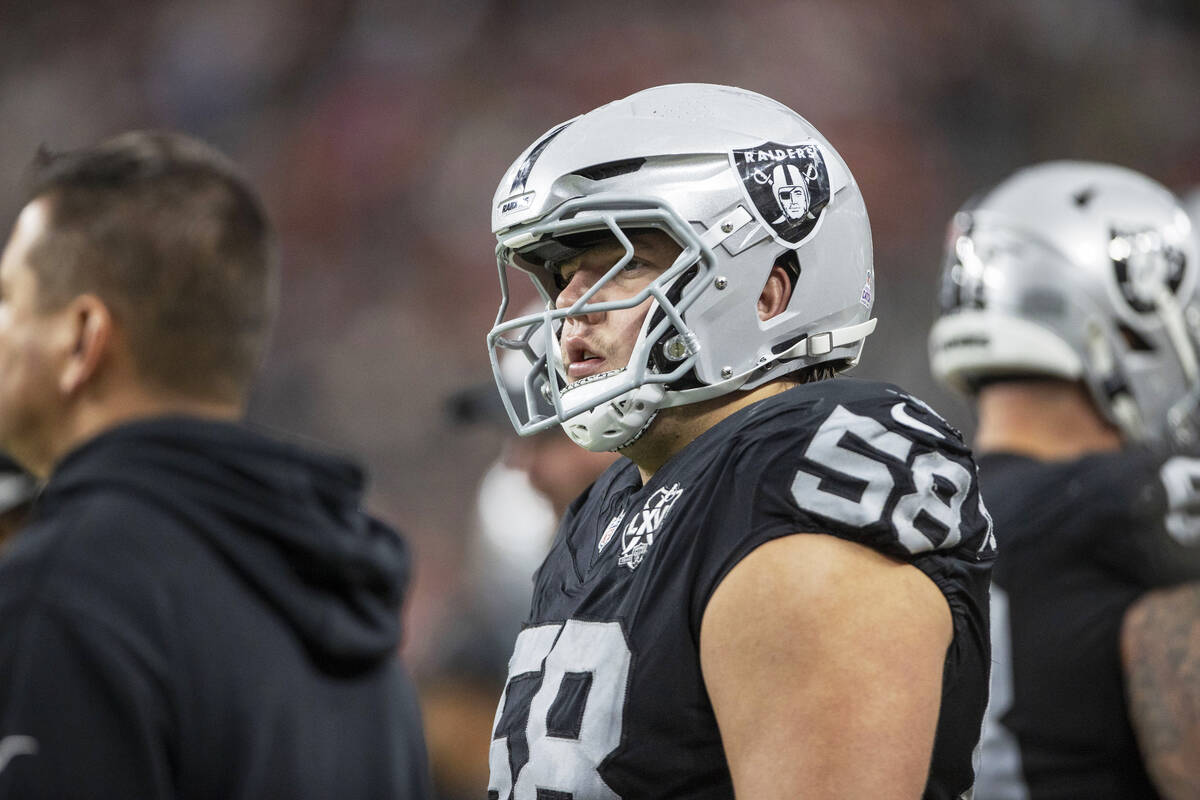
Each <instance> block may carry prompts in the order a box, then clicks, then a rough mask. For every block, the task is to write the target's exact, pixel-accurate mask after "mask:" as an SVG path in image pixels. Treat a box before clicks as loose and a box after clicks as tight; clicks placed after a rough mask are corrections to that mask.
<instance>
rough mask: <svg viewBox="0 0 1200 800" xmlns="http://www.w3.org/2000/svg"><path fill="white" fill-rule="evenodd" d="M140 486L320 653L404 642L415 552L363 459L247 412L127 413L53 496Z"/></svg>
mask: <svg viewBox="0 0 1200 800" xmlns="http://www.w3.org/2000/svg"><path fill="white" fill-rule="evenodd" d="M106 487H107V488H113V489H122V490H126V491H131V492H134V493H136V494H138V495H139V496H141V497H143V498H145V499H147V500H149V501H150V502H152V503H154V504H156V505H158V506H159V507H160V508H162V509H163V510H165V511H166V512H168V513H170V514H173V515H175V516H176V517H178V518H179V519H180V520H181V521H182V522H183V523H184V524H185V525H186V526H187V527H188V528H190V529H191V530H192V531H193V532H194V533H195V534H196V535H197V536H200V537H201V538H203V539H204V540H205V541H207V542H208V543H209V544H210V545H211V546H212V547H213V548H214V549H215V550H216V551H218V552H219V553H220V555H221V556H222V557H224V558H225V559H226V560H227V561H228V562H229V563H230V564H231V565H232V566H233V568H234V569H235V570H236V571H237V573H238V574H239V575H240V576H241V578H242V579H243V580H244V581H246V582H247V583H248V584H250V585H251V586H252V587H253V589H254V590H255V591H256V592H258V593H259V594H260V595H261V596H262V597H263V598H265V600H266V601H267V602H268V603H269V604H270V605H271V606H273V607H274V608H275V609H276V611H277V612H278V613H279V614H280V616H281V617H283V618H284V619H285V620H286V621H287V622H288V624H289V625H290V627H291V628H293V629H294V630H295V632H296V634H297V635H298V636H299V637H300V638H301V639H302V640H303V642H304V644H305V646H306V647H307V648H308V650H309V651H310V653H312V654H313V655H314V656H315V657H316V658H318V659H319V660H321V661H322V662H324V663H326V664H329V665H330V666H333V665H346V666H350V665H361V664H363V663H364V662H371V661H375V660H378V659H380V658H384V657H387V656H389V655H391V654H392V653H393V652H394V651H395V649H396V647H397V646H398V645H399V642H400V633H401V631H400V605H401V602H402V600H403V596H404V590H405V587H406V584H407V581H408V574H409V556H408V552H407V549H406V547H405V544H404V542H403V540H402V539H401V538H400V536H399V534H397V533H396V532H395V531H393V530H392V529H390V528H389V527H387V526H386V525H384V524H383V523H381V522H379V521H378V520H376V519H374V518H372V517H370V516H369V515H368V514H366V513H365V512H364V511H363V510H362V508H361V503H362V494H363V488H364V476H363V472H362V470H361V469H359V467H358V466H356V465H355V464H353V463H351V462H349V461H346V460H343V459H341V458H337V457H334V456H330V455H327V454H322V453H317V452H313V451H310V450H307V449H305V448H302V447H300V446H298V445H295V444H292V443H289V442H285V441H279V440H277V439H274V438H271V437H268V436H266V435H264V434H262V433H259V432H257V431H255V430H253V429H252V428H250V427H248V426H246V425H243V424H237V423H231V422H221V421H210V420H202V419H196V418H191V417H162V418H156V419H150V420H143V421H137V422H132V423H127V424H124V425H121V426H119V427H116V428H113V429H110V430H108V431H106V432H104V433H102V434H100V435H99V436H97V437H95V438H94V439H91V440H90V441H88V442H87V443H85V444H83V445H81V446H80V447H79V448H77V449H76V450H74V451H72V452H71V453H70V454H68V455H67V456H66V458H64V459H63V460H62V461H61V462H60V463H59V464H58V466H57V467H56V468H55V471H54V474H53V475H52V476H51V478H50V481H49V482H48V484H47V486H46V489H45V492H44V495H45V497H44V498H43V499H44V501H45V502H47V503H49V502H50V501H51V500H52V499H54V498H56V496H57V497H59V498H61V497H65V496H66V495H69V494H74V493H77V492H81V491H85V490H87V491H90V490H94V489H96V488H106Z"/></svg>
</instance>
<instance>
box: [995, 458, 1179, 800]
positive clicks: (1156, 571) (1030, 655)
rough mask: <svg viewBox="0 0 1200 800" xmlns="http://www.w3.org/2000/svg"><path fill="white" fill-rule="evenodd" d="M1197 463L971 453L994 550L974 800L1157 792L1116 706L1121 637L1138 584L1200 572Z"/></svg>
mask: <svg viewBox="0 0 1200 800" xmlns="http://www.w3.org/2000/svg"><path fill="white" fill-rule="evenodd" d="M1195 478H1200V460H1197V459H1194V458H1189V457H1185V456H1178V455H1177V456H1173V457H1170V458H1167V459H1165V460H1164V459H1163V458H1162V457H1160V456H1156V455H1154V454H1152V453H1149V452H1147V451H1143V450H1128V451H1124V452H1119V453H1107V454H1097V455H1091V456H1087V457H1084V458H1081V459H1079V460H1076V461H1071V462H1040V461H1035V460H1032V459H1029V458H1025V457H1022V456H1015V455H1008V454H995V455H991V454H989V455H986V456H983V457H981V458H980V480H981V482H982V486H983V494H984V497H985V498H987V499H988V501H989V503H990V504H991V508H992V510H993V512H994V513H995V519H996V537H997V539H998V540H999V545H1000V557H999V559H998V561H997V562H996V568H995V571H994V575H993V579H994V586H993V589H992V637H993V639H992V644H993V653H994V664H993V674H992V681H993V682H992V700H991V705H990V706H989V710H988V715H987V723H986V724H985V726H984V730H985V733H984V742H983V748H982V763H981V766H980V771H979V781H978V784H977V787H976V794H975V797H976V800H1008V799H1009V798H1013V800H1017V799H1018V798H1023V799H1025V800H1050V798H1064V800H1065V798H1080V797H1086V798H1089V800H1105V798H1114V800H1116V798H1121V799H1122V800H1138V799H1139V798H1156V797H1158V795H1157V793H1156V792H1155V791H1154V788H1153V786H1152V785H1151V783H1150V780H1149V778H1148V777H1147V776H1146V772H1145V769H1144V768H1143V766H1142V763H1141V759H1140V757H1139V754H1138V748H1137V742H1136V740H1135V738H1134V733H1133V730H1132V728H1131V727H1130V722H1129V718H1128V715H1127V712H1126V704H1125V696H1124V689H1123V685H1124V684H1123V680H1122V669H1121V663H1120V651H1119V637H1120V630H1121V622H1122V619H1123V617H1124V615H1125V611H1126V609H1128V608H1129V605H1130V604H1131V603H1132V602H1133V601H1134V600H1136V599H1137V598H1138V597H1139V596H1140V595H1142V594H1143V593H1145V592H1146V591H1147V590H1148V589H1150V588H1153V587H1157V586H1163V585H1170V584H1173V583H1178V582H1181V581H1184V580H1188V579H1195V578H1197V577H1200V547H1195V546H1191V543H1192V542H1196V541H1197V540H1198V539H1200V516H1197V515H1196V514H1195V513H1193V512H1192V511H1191V510H1190V509H1189V501H1190V498H1191V497H1192V495H1194V490H1193V489H1192V487H1193V481H1194V479H1195Z"/></svg>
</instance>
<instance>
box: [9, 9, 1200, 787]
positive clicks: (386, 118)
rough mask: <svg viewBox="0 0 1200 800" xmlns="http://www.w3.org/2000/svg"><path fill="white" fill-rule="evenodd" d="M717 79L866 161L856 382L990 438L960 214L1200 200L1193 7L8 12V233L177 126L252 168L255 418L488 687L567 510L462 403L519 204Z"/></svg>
mask: <svg viewBox="0 0 1200 800" xmlns="http://www.w3.org/2000/svg"><path fill="white" fill-rule="evenodd" d="M689 81H699V82H711V83H724V84H732V85H737V86H741V87H744V88H747V89H752V90H755V91H759V92H762V93H764V94H767V95H769V96H771V97H774V98H776V99H778V100H780V101H782V102H784V103H785V104H787V105H789V106H791V107H793V108H795V109H796V110H797V111H799V112H800V113H801V114H802V115H804V116H805V117H807V118H808V119H809V120H810V121H811V122H813V123H814V124H815V125H816V126H817V127H818V128H819V129H820V130H821V131H822V132H823V133H824V134H825V135H826V136H827V138H828V139H829V140H830V141H831V142H832V143H833V144H834V146H835V147H836V148H838V149H839V151H840V152H841V153H842V155H843V156H844V157H845V159H846V161H847V162H848V163H849V164H850V167H851V169H852V171H853V173H854V175H855V177H856V178H857V180H858V182H859V184H860V186H861V188H862V192H863V195H864V197H865V199H866V203H867V208H868V211H869V213H870V216H871V222H872V227H873V230H874V237H875V264H876V273H877V285H878V291H877V301H876V306H875V308H876V313H877V316H878V318H879V328H878V330H877V332H876V333H875V335H874V336H872V337H871V339H870V340H869V341H868V344H867V347H866V351H865V356H864V359H863V361H862V364H861V365H860V367H859V368H858V374H860V375H864V376H871V377H876V378H882V379H886V380H894V381H896V382H898V383H902V384H903V385H904V386H905V387H906V388H907V389H909V390H911V391H913V392H914V393H915V394H917V395H918V396H920V397H923V398H926V399H929V400H931V401H933V403H934V405H935V406H938V407H940V408H941V409H942V410H943V411H944V412H945V413H946V414H947V416H949V417H950V419H951V420H952V421H953V422H955V423H956V424H958V425H960V427H962V428H963V429H964V430H966V431H967V432H968V433H969V432H970V430H971V428H972V423H971V420H970V419H969V418H968V417H967V416H966V408H965V406H962V405H961V404H958V403H957V401H955V400H954V399H953V398H951V397H950V396H949V395H947V394H945V393H944V392H942V391H940V390H939V389H938V388H937V387H935V386H934V385H933V382H932V379H931V378H930V376H929V371H928V367H927V364H926V356H925V336H926V333H927V331H928V327H929V323H930V320H931V318H932V315H933V310H934V296H935V292H934V288H933V282H934V278H935V275H936V272H937V268H938V261H939V258H940V253H941V248H942V239H943V232H944V230H945V226H946V223H947V222H948V219H949V216H950V215H951V214H952V213H953V211H954V210H955V209H956V208H957V207H959V206H960V205H961V204H962V203H963V202H964V201H965V200H966V199H967V198H968V197H970V196H971V195H972V194H974V193H975V192H976V191H978V190H979V189H981V188H983V187H985V186H987V185H988V184H990V183H993V182H995V181H996V180H999V179H1000V178H1002V177H1004V176H1005V175H1007V174H1008V173H1010V172H1011V171H1012V170H1013V169H1015V168H1017V167H1019V166H1021V165H1024V164H1028V163H1032V162H1037V161H1043V160H1049V159H1056V158H1081V159H1092V160H1102V161H1112V162H1115V163H1119V164H1123V165H1125V166H1129V167H1132V168H1134V169H1137V170H1140V171H1142V172H1144V173H1146V174H1148V175H1150V176H1153V177H1155V178H1157V179H1158V180H1160V181H1161V182H1163V183H1165V184H1166V185H1168V186H1170V187H1172V188H1174V189H1176V190H1177V191H1179V192H1181V193H1185V192H1188V191H1189V190H1191V189H1192V188H1193V187H1195V186H1197V185H1200V4H1197V3H1196V2H1195V0H1006V2H994V1H993V2H987V1H985V0H962V1H961V2H950V0H839V2H836V3H830V2H824V3H822V2H816V1H815V0H739V1H738V2H726V1H724V0H669V1H667V2H650V1H649V0H643V1H642V2H630V1H629V0H607V1H606V2H603V3H583V2H550V1H549V0H528V1H525V2H522V1H521V0H442V1H441V2H437V3H432V2H429V3H422V2H415V1H414V0H398V1H395V0H174V1H171V2H150V1H149V0H75V1H74V2H67V1H64V0H43V1H42V2H36V3H35V2H30V1H29V0H0V131H2V138H0V142H2V143H3V145H2V146H0V219H3V220H5V222H4V223H3V225H4V228H5V230H6V231H7V227H8V225H10V224H11V220H12V219H13V217H14V216H15V214H16V212H17V210H18V206H19V203H20V191H19V187H20V180H21V178H22V176H23V174H24V173H25V171H26V168H27V165H28V163H29V162H30V160H31V159H32V157H33V155H34V153H35V152H36V150H37V148H38V147H39V146H42V145H45V146H47V147H49V148H50V149H54V150H58V149H66V148H71V147H77V146H82V145H86V144H90V143H92V142H94V141H96V140H98V139H100V138H103V137H105V136H107V135H110V134H113V133H116V132H119V131H122V130H128V129H132V128H174V129H179V130H183V131H186V132H189V133H192V134H194V135H198V136H200V137H202V138H204V139H207V140H208V141H210V142H211V143H213V144H215V145H216V146H217V147H219V148H221V149H222V150H224V151H225V152H227V153H228V154H230V155H231V156H232V157H233V158H234V159H235V160H236V161H238V162H239V163H240V164H241V165H242V166H243V168H244V169H245V171H246V172H247V173H248V175H249V176H250V178H251V180H252V181H253V182H254V183H255V184H256V185H257V186H258V187H259V188H260V189H261V191H262V193H263V195H264V198H265V200H266V203H267V206H268V208H269V210H270V212H271V213H272V215H273V217H274V220H275V222H276V224H277V226H278V228H279V230H280V234H281V238H282V243H283V252H284V276H285V277H284V280H285V285H284V288H283V298H282V299H283V306H282V312H281V317H280V320H279V326H278V330H277V333H276V336H275V340H274V344H273V347H272V350H271V353H270V356H269V359H268V362H267V364H266V369H265V373H264V377H263V380H262V381H261V383H260V386H259V388H258V391H257V394H256V397H255V400H254V403H253V406H252V413H251V416H252V419H253V420H254V421H256V422H257V423H260V424H263V425H266V426H269V427H271V428H275V429H279V430H283V431H289V432H292V433H294V434H297V435H301V436H305V437H309V438H312V439H316V440H318V441H321V442H324V443H325V444H326V445H328V446H329V447H331V448H334V449H337V450H342V451H348V452H350V453H352V454H354V455H355V456H357V457H358V458H359V459H360V460H362V461H363V462H364V463H365V464H366V465H367V467H368V468H369V469H370V471H371V474H372V476H373V479H372V487H373V489H372V492H371V495H370V502H371V506H372V508H373V510H374V511H375V512H376V513H377V514H378V515H380V516H382V517H384V518H385V519H387V520H388V521H390V522H392V523H393V524H395V525H396V526H398V527H399V528H400V529H401V530H403V531H404V532H405V533H406V535H407V537H408V539H409V541H410V542H411V544H412V545H413V548H414V550H415V555H416V564H417V574H416V582H415V590H414V593H413V595H412V599H411V600H410V603H409V607H408V609H407V611H406V615H407V626H408V627H407V631H408V632H407V635H406V645H405V653H406V656H407V658H408V660H409V663H410V664H411V665H412V666H413V668H414V671H415V672H416V673H417V675H418V676H420V677H421V678H422V680H423V681H424V682H425V685H427V686H430V687H436V686H437V685H438V681H439V680H440V679H441V678H442V677H443V676H445V675H448V674H451V673H452V672H453V671H454V670H456V669H457V670H460V671H464V672H471V671H476V672H478V673H479V674H480V676H481V677H487V676H489V675H492V674H493V673H494V672H495V671H496V670H499V671H500V672H501V673H502V671H503V664H504V661H505V659H506V658H507V655H508V648H509V645H510V643H511V631H510V630H509V627H507V626H513V627H514V628H515V625H516V624H517V622H518V621H519V620H514V619H513V615H518V614H519V612H517V611H510V610H511V609H513V608H519V607H520V606H521V605H522V604H523V603H524V597H523V596H522V595H521V592H522V591H524V590H526V588H527V586H528V575H529V573H531V572H532V570H533V569H534V568H535V567H536V565H537V563H538V562H539V561H540V550H541V549H542V548H543V547H544V546H545V542H544V539H543V538H541V536H542V534H541V533H540V531H542V530H543V529H545V528H547V527H548V526H549V525H550V524H551V523H550V519H552V515H553V510H552V509H553V506H554V504H555V503H556V502H557V501H554V502H550V501H544V500H542V499H540V498H538V497H537V496H536V495H535V494H534V492H533V491H532V490H531V489H530V488H529V483H528V481H527V480H526V478H525V473H524V472H523V471H522V468H525V467H529V465H530V464H531V463H532V462H531V461H530V459H531V458H534V456H535V455H536V453H538V452H540V451H541V450H551V449H552V447H545V448H539V447H537V446H534V445H533V444H531V443H525V444H524V445H520V446H517V449H514V444H513V443H512V441H511V439H512V437H511V436H510V435H509V433H508V432H506V431H505V429H504V427H503V425H501V424H498V423H497V422H496V418H495V414H494V411H495V409H494V408H492V407H489V406H487V404H486V402H484V401H483V400H481V399H480V398H479V397H478V396H474V395H471V396H468V395H470V393H469V392H468V393H467V394H463V393H462V392H463V391H464V390H469V389H471V388H472V387H478V385H479V384H481V383H482V382H484V381H487V380H490V378H489V373H490V369H489V366H488V362H487V356H486V353H485V350H484V346H483V342H484V336H485V334H486V332H487V330H488V328H489V327H490V326H491V324H492V322H493V321H494V318H495V310H496V304H497V301H498V298H499V291H498V282H497V277H496V267H495V260H494V257H493V241H494V240H493V238H492V236H491V233H490V231H489V209H490V202H491V199H492V193H493V190H494V188H495V185H496V182H497V180H498V179H499V177H500V175H501V174H502V173H503V171H504V170H505V168H506V167H507V166H508V164H509V163H510V162H511V161H512V159H513V158H514V157H515V156H517V155H518V154H519V152H520V151H521V150H523V149H524V148H525V147H526V146H527V145H528V144H529V143H530V142H531V141H532V140H533V139H534V138H535V137H537V136H538V135H540V134H541V133H542V132H544V131H545V130H546V129H548V128H550V127H551V126H552V125H554V124H556V123H558V122H560V121H562V120H564V119H566V118H569V117H572V116H574V115H576V114H579V113H582V112H584V111H587V110H589V109H591V108H593V107H595V106H597V105H599V104H601V103H604V102H606V101H609V100H612V99H616V98H618V97H622V96H624V95H627V94H629V93H631V92H634V91H637V90H639V89H642V88H646V87H648V86H652V85H656V84H662V83H671V82H689ZM529 296H530V297H532V294H530V295H529ZM476 401H478V402H476ZM481 402H482V403H483V405H482V406H481V405H479V403H481ZM520 447H524V448H525V449H524V450H521V449H520ZM531 447H532V448H533V449H530V448H531ZM506 449H507V452H508V453H509V454H510V455H513V456H514V458H513V459H510V460H509V462H508V464H507V465H506V464H505V463H503V462H504V453H505V452H506ZM563 469H564V470H565V469H566V468H565V467H564V468H563ZM557 474H565V472H559V473H557ZM528 531H538V532H539V533H538V535H537V536H532V537H531V536H523V535H522V533H523V532H528ZM501 678H502V674H501V675H496V676H495V678H494V679H495V680H497V681H499V680H500V679H501ZM430 691H431V692H433V691H434V689H430ZM451 694H453V693H451ZM454 696H461V695H457V694H456V695H454ZM494 698H495V695H494V694H493V695H491V699H490V701H489V703H488V704H490V708H489V710H488V712H487V713H488V715H489V716H490V713H491V709H494V702H495V700H494ZM485 705H487V704H485ZM489 721H490V719H489ZM485 724H486V722H485ZM450 729H451V730H453V729H454V728H453V726H451V728H450ZM430 735H431V737H434V736H436V735H438V731H437V725H431V731H430ZM482 740H486V731H484V732H483V734H482ZM435 748H436V745H435ZM476 785H477V784H476ZM477 791H478V790H477Z"/></svg>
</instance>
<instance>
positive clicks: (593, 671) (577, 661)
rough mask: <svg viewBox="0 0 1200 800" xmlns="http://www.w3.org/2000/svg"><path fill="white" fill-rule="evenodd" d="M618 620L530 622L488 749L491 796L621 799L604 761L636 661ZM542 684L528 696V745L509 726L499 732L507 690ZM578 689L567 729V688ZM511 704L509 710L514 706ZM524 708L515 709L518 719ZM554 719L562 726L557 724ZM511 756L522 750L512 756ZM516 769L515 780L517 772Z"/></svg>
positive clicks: (617, 733)
mask: <svg viewBox="0 0 1200 800" xmlns="http://www.w3.org/2000/svg"><path fill="white" fill-rule="evenodd" d="M631 658H632V656H631V654H630V651H629V646H628V645H627V644H626V642H625V635H624V634H623V633H622V632H621V626H620V624H619V623H616V622H584V621H581V620H574V619H573V620H568V621H567V622H566V623H565V624H562V625H559V624H553V625H540V626H537V627H534V628H526V629H525V630H523V631H521V634H520V635H519V636H518V637H517V643H516V648H515V650H514V652H513V656H512V659H511V660H510V661H509V667H508V684H507V685H506V686H505V689H504V694H503V695H501V697H500V707H499V708H498V709H497V710H496V721H495V723H494V725H493V729H492V730H493V733H492V736H493V740H492V745H491V752H490V767H491V780H490V782H489V786H488V794H489V796H494V797H498V798H500V800H508V799H509V798H511V800H537V798H538V796H539V791H540V793H541V795H542V796H543V797H545V796H547V794H548V793H549V794H551V796H553V797H556V798H563V800H567V799H568V798H597V800H620V797H619V796H618V795H617V794H616V793H615V792H613V790H612V789H610V788H609V787H608V785H607V784H606V783H604V781H603V780H602V779H601V777H600V773H599V771H598V768H599V765H600V763H601V762H602V761H604V759H605V758H606V757H607V756H608V755H609V754H610V753H612V751H613V750H615V749H616V748H617V745H619V744H620V742H621V723H622V714H623V711H624V708H625V690H626V684H627V679H628V677H629V665H630V661H631ZM539 674H540V678H541V683H540V686H539V687H538V688H537V690H536V692H534V694H533V696H532V697H531V698H530V700H529V707H528V714H527V717H526V719H525V724H524V728H523V732H524V743H523V746H517V747H515V748H514V747H513V746H512V745H513V743H512V742H510V739H511V738H513V737H512V731H511V730H510V731H501V730H500V729H501V724H502V721H503V720H504V718H505V716H506V715H505V711H506V710H509V709H506V707H507V706H508V705H509V703H508V699H509V697H508V696H509V692H510V690H511V689H512V687H513V685H514V681H516V680H517V679H526V678H528V679H534V680H536V678H537V677H538V675H539ZM572 691H575V692H577V693H579V694H581V695H583V696H582V698H579V697H576V698H573V700H572V705H571V707H572V708H573V709H575V710H574V711H572V712H571V713H572V714H575V715H576V718H574V719H572V720H569V723H570V724H569V725H567V726H566V727H569V728H570V730H563V729H562V727H563V723H562V721H561V719H559V720H558V721H557V722H555V723H553V724H552V719H557V718H558V717H561V716H562V715H561V713H559V712H561V710H562V707H563V704H564V699H571V698H564V697H563V695H570V694H571V693H572ZM510 711H511V710H510ZM520 716H524V715H518V718H519V717H520ZM555 725H557V726H558V727H555ZM514 756H516V757H517V758H520V757H521V756H524V757H525V758H526V760H525V761H524V763H515V759H514ZM514 772H516V776H515V777H516V781H515V783H514V780H513V778H514V775H513V773H514Z"/></svg>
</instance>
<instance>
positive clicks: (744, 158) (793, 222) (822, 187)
mask: <svg viewBox="0 0 1200 800" xmlns="http://www.w3.org/2000/svg"><path fill="white" fill-rule="evenodd" d="M729 160H730V163H731V164H732V165H733V168H734V170H736V171H737V174H738V177H740V178H741V179H742V188H743V189H744V190H745V192H746V197H747V198H748V199H749V200H750V205H751V207H752V208H753V209H754V215H755V216H756V217H758V219H759V221H760V222H762V223H764V224H765V225H768V226H770V228H771V230H773V231H774V232H775V238H776V239H778V240H779V241H780V242H781V243H782V244H785V245H787V246H789V247H799V246H800V245H801V244H802V243H803V242H804V240H805V239H807V238H808V236H809V235H810V234H811V233H812V232H813V230H814V229H815V228H816V227H817V222H818V221H819V220H820V218H821V212H822V211H823V210H824V209H825V206H827V205H828V204H829V197H830V192H829V170H828V169H826V167H825V158H824V156H822V155H821V149H820V148H819V147H818V146H817V144H816V143H815V142H808V143H806V144H792V145H788V144H778V143H776V142H763V143H762V144H760V145H759V146H758V147H748V148H746V149H744V150H731V151H730V153H729Z"/></svg>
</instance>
